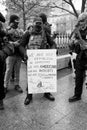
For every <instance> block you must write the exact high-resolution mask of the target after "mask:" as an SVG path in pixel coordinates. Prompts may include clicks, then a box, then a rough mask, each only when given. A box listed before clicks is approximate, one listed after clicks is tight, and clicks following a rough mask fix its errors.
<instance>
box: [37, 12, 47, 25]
mask: <svg viewBox="0 0 87 130" xmlns="http://www.w3.org/2000/svg"><path fill="white" fill-rule="evenodd" d="M39 17H41V19H42V22H43V23H46V22H47V16H46V14H44V13H41V14H39Z"/></svg>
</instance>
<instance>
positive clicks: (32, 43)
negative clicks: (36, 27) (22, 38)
mask: <svg viewBox="0 0 87 130" xmlns="http://www.w3.org/2000/svg"><path fill="white" fill-rule="evenodd" d="M42 41H43V38H42V35H31V36H30V39H29V43H28V48H29V49H40V48H41V45H42Z"/></svg>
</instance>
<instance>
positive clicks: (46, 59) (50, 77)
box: [27, 49, 57, 93]
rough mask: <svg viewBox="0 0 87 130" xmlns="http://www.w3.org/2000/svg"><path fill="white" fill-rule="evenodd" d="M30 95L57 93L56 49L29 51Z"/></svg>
mask: <svg viewBox="0 0 87 130" xmlns="http://www.w3.org/2000/svg"><path fill="white" fill-rule="evenodd" d="M27 55H28V61H27V76H28V93H45V92H56V91H57V59H56V49H49V50H47V49H40V50H27Z"/></svg>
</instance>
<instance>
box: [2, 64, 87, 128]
mask: <svg viewBox="0 0 87 130" xmlns="http://www.w3.org/2000/svg"><path fill="white" fill-rule="evenodd" d="M57 78H58V81H57V93H53V95H54V96H55V101H54V102H52V101H49V100H47V99H45V98H44V97H43V94H34V95H33V101H32V102H31V104H29V105H27V106H25V105H24V100H25V97H26V86H27V80H26V67H25V65H24V64H22V66H21V73H20V85H21V87H22V89H23V91H24V92H23V93H22V94H19V93H17V92H16V91H15V90H14V83H12V82H11V83H10V87H9V92H8V94H7V96H6V98H5V99H4V107H5V109H4V110H1V111H0V130H87V90H86V87H85V85H84V86H83V94H82V99H81V100H80V101H77V102H75V103H69V102H68V98H69V97H70V96H72V95H73V93H74V78H73V76H72V71H71V69H68V68H67V69H64V70H60V71H58V75H57Z"/></svg>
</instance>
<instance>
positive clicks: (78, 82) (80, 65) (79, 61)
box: [75, 52, 87, 97]
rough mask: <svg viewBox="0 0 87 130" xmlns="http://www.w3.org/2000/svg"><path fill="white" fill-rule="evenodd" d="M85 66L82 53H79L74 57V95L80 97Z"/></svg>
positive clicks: (86, 60)
mask: <svg viewBox="0 0 87 130" xmlns="http://www.w3.org/2000/svg"><path fill="white" fill-rule="evenodd" d="M86 65H87V59H86V57H84V53H83V52H81V53H79V54H78V55H77V57H76V63H75V68H76V79H75V95H76V96H77V97H80V96H81V94H82V89H83V82H84V78H85V66H86Z"/></svg>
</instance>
